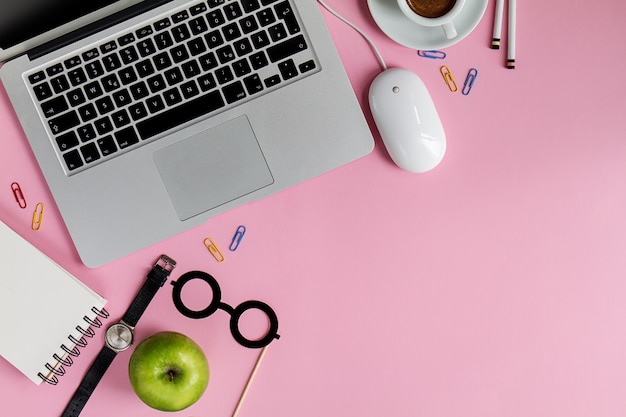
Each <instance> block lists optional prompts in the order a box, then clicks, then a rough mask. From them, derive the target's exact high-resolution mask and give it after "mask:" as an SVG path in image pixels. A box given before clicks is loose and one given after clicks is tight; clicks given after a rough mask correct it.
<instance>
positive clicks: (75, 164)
mask: <svg viewBox="0 0 626 417" xmlns="http://www.w3.org/2000/svg"><path fill="white" fill-rule="evenodd" d="M63 159H64V160H65V165H66V166H67V169H69V170H70V171H73V170H75V169H77V168H80V167H82V166H83V165H84V164H83V159H82V158H81V157H80V153H79V152H78V149H74V150H72V151H69V152H67V153H64V154H63Z"/></svg>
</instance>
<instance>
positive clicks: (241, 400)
mask: <svg viewBox="0 0 626 417" xmlns="http://www.w3.org/2000/svg"><path fill="white" fill-rule="evenodd" d="M267 346H269V345H266V346H264V347H263V349H261V353H259V357H258V358H257V360H256V363H255V364H254V368H252V372H251V373H250V377H249V378H248V382H247V383H246V386H245V387H244V389H243V391H242V392H241V396H240V397H239V401H238V402H237V406H236V407H235V411H233V415H232V417H237V414H239V409H240V408H241V406H242V405H243V400H245V398H246V395H248V390H249V389H250V387H251V386H252V381H253V380H254V377H255V376H256V373H257V371H258V370H259V366H260V365H261V361H262V360H263V357H264V356H265V351H266V350H267Z"/></svg>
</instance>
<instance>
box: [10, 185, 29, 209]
mask: <svg viewBox="0 0 626 417" xmlns="http://www.w3.org/2000/svg"><path fill="white" fill-rule="evenodd" d="M11 190H13V196H14V197H15V201H16V202H17V204H18V205H19V206H20V208H26V205H27V204H26V198H24V193H23V192H22V188H21V187H20V185H19V184H18V183H16V182H14V183H11Z"/></svg>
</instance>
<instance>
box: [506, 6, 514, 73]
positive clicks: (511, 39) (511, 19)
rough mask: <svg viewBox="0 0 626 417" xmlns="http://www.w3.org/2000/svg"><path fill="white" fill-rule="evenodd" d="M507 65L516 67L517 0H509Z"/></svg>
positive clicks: (509, 67)
mask: <svg viewBox="0 0 626 417" xmlns="http://www.w3.org/2000/svg"><path fill="white" fill-rule="evenodd" d="M507 45H508V49H507V57H506V67H507V68H508V69H515V0H509V35H508V39H507Z"/></svg>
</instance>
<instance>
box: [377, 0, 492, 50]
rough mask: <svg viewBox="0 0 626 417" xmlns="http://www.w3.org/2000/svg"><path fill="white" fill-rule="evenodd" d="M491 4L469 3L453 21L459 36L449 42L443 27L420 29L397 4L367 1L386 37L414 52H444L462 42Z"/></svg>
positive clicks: (385, 0)
mask: <svg viewBox="0 0 626 417" xmlns="http://www.w3.org/2000/svg"><path fill="white" fill-rule="evenodd" d="M487 3H488V0H468V1H466V2H465V6H464V7H463V9H462V10H461V12H460V13H459V15H458V16H457V17H456V18H455V19H454V25H455V26H456V30H457V32H458V35H457V37H456V38H454V39H447V38H446V36H445V34H444V32H443V29H442V28H440V27H436V28H429V27H426V26H421V25H418V24H417V23H415V22H413V21H412V20H411V19H409V18H408V17H406V16H405V15H404V14H403V13H402V11H401V10H400V7H399V6H398V2H397V0H367V4H368V6H369V9H370V13H372V17H373V18H374V21H375V22H376V24H377V25H378V27H379V28H380V30H382V31H383V32H384V33H385V34H386V35H387V36H389V37H390V38H391V39H393V40H394V41H396V42H398V43H399V44H401V45H404V46H407V47H409V48H413V49H421V50H430V49H441V48H446V47H448V46H451V45H454V44H455V43H458V42H460V41H461V40H463V38H465V37H466V36H467V35H469V34H470V33H471V32H472V31H473V30H474V28H475V27H476V26H477V25H478V23H479V22H480V19H482V17H483V14H485V10H486V9H487Z"/></svg>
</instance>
